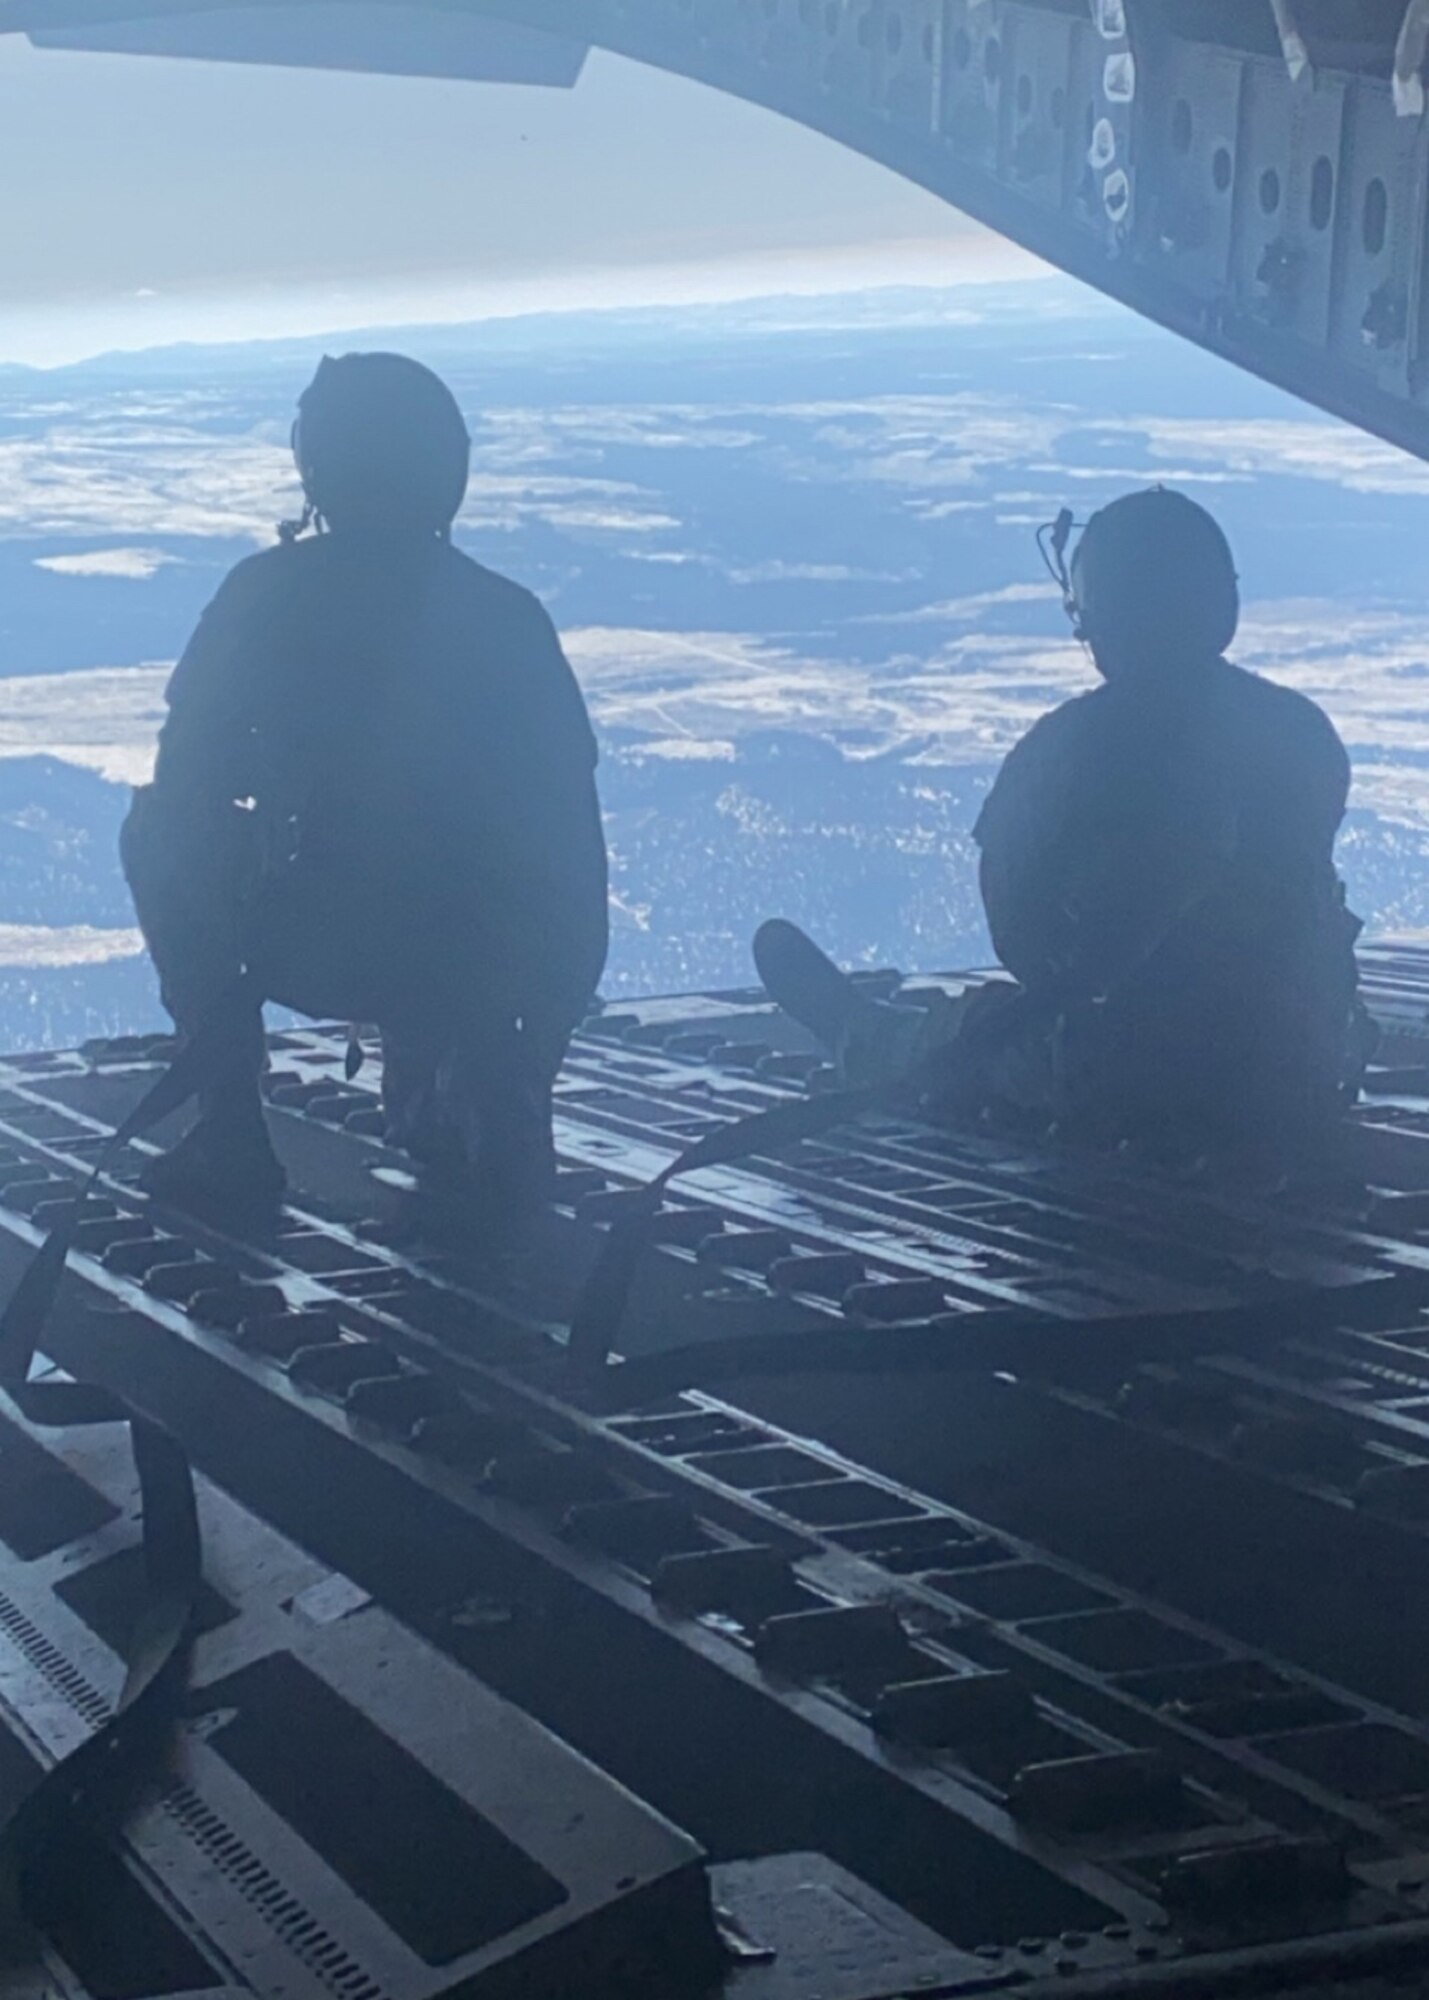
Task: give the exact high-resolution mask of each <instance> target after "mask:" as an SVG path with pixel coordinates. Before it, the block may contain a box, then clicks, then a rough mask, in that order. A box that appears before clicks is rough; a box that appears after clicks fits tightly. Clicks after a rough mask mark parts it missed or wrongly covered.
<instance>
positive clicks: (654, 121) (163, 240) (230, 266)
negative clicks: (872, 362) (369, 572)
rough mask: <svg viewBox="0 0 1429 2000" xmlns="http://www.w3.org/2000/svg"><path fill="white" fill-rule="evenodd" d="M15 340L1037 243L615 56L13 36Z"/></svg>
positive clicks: (649, 287) (8, 329) (985, 266)
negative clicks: (450, 55) (551, 84)
mask: <svg viewBox="0 0 1429 2000" xmlns="http://www.w3.org/2000/svg"><path fill="white" fill-rule="evenodd" d="M0 240H3V241H4V243H5V246H6V248H5V257H4V260H3V265H0V360H25V361H35V362H45V361H63V360H71V359H76V358H79V357H81V356H83V355H84V354H87V353H93V352H96V351H98V350H100V349H103V348H107V347H114V346H125V347H128V346H144V345H151V344H158V343H162V342H167V341H170V340H173V339H183V338H198V339H233V338H244V337H247V336H249V335H253V336H259V335H271V334H278V333H300V332H316V331H326V330H339V329H341V328H342V327H344V326H361V325H371V324H373V323H375V322H379V321H380V322H384V323H388V324H400V323H402V322H404V321H416V320H435V319H448V320H461V319H470V318H475V317H484V316H487V315H489V314H494V313H506V312H516V311H531V310H543V309H557V310H559V309H561V308H562V307H566V306H591V305H603V304H632V303H667V302H669V303H677V302H682V301H685V300H697V299H720V298H730V297H745V296H756V295H758V294H760V293H769V292H775V291H785V290H793V291H812V292H818V291H825V290H827V291H833V290H838V291H845V290H849V289H856V288H858V287H860V286H863V285H881V284H889V283H908V282H913V283H920V282H921V283H946V282H951V281H958V280H964V281H965V280H968V279H973V278H977V277H979V276H984V275H996V276H999V277H1002V276H1008V275H1011V274H1014V273H1015V272H1017V271H1018V270H1019V269H1024V268H1035V267H1032V266H1031V264H1030V260H1026V259H1021V258H1020V257H1019V254H1018V253H1016V252H1014V251H1012V250H1010V249H1009V248H1008V246H1005V245H1002V244H999V243H998V242H997V241H996V240H995V239H993V238H991V237H989V236H988V235H986V234H985V233H984V232H982V231H981V230H979V229H977V228H976V227H974V226H973V225H972V224H970V223H968V222H967V221H965V220H964V219H963V218H961V217H959V216H958V215H956V214H955V213H954V212H953V211H952V210H950V209H948V208H946V207H945V206H944V205H942V204H941V203H939V202H938V201H936V200H935V199H934V198H933V197H932V196H931V195H928V194H925V193H923V192H921V191H919V190H917V189H915V188H912V187H910V186H909V185H908V184H906V183H905V182H902V181H900V180H899V179H898V178H897V177H896V176H895V175H893V174H891V173H889V172H887V171H886V170H885V169H883V168H881V167H878V166H876V165H874V164H873V163H871V162H869V161H866V160H863V159H860V158H858V157H857V156H855V155H854V154H852V153H849V152H847V151H845V150H844V149H842V148H840V147H838V146H836V145H834V144H833V143H832V142H831V141H829V140H826V139H823V138H821V137H819V136H818V135H817V134H814V133H811V132H808V131H805V130H803V129H802V128H800V127H798V126H795V125H793V124H791V123H789V122H787V121H785V120H783V119H780V118H777V117H775V116H773V115H772V114H770V113H768V112H765V111H762V110H759V109H757V108H755V107H753V106H749V105H746V104H742V103H739V102H737V101H735V100H732V99H729V98H726V97H722V96H720V95H718V94H717V93H715V92H713V91H710V90H707V89H705V88H703V87H702V86H700V85H697V84H693V83H689V82H687V81H685V80H683V79H678V78H675V77H671V76H666V75H664V74H662V73H660V72H658V71H655V70H651V69H648V68H645V67H643V66H641V65H638V64H635V63H630V62H626V61H622V60H620V59H618V58H616V57H612V56H606V55H602V54H601V53H599V52H596V53H594V54H593V55H592V56H591V58H590V60H589V62H588V63H587V65H586V69H585V73H584V75H583V77H582V79H581V82H580V84H579V86H578V87H577V88H576V89H575V90H574V91H570V92H567V91H553V90H537V89H531V88H525V87H512V86H490V85H481V84H470V83H458V82H449V81H431V80H411V79H400V78H391V77H364V76H355V75H347V74H335V73H327V72H302V71H284V70H271V69H252V68H243V67H228V66H224V65H210V64H203V63H195V62H187V61H173V60H163V59H154V58H149V57H132V56H100V55H89V54H73V53H61V52H55V51H38V50H35V49H32V48H31V47H30V46H29V45H28V44H27V43H26V42H24V41H23V40H21V39H19V38H17V37H14V36H11V37H6V38H0Z"/></svg>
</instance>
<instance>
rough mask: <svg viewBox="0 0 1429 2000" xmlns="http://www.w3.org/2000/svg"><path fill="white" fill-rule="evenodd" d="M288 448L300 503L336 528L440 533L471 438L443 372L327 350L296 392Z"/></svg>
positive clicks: (451, 514)
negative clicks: (295, 468)
mask: <svg viewBox="0 0 1429 2000" xmlns="http://www.w3.org/2000/svg"><path fill="white" fill-rule="evenodd" d="M293 456H294V458H295V459H296V460H297V464H298V472H299V475H300V477H301V479H302V482H303V494H304V497H305V499H306V501H307V512H306V515H305V519H311V518H313V517H314V516H317V517H318V518H320V519H321V521H322V522H323V523H325V524H326V525H327V526H328V527H331V528H336V529H338V530H339V531H344V530H349V529H358V530H368V531H373V530H376V531H380V532H382V533H397V534H403V535H416V536H425V535H445V534H447V533H448V532H449V530H450V528H451V524H452V522H453V521H454V520H455V519H456V516H457V512H458V510H459V509H460V507H461V503H462V500H463V498H464V496H465V493H466V485H467V479H468V477H469V475H470V470H471V439H470V437H469V436H468V435H467V428H466V424H465V421H464V420H463V417H462V414H461V411H460V409H459V408H458V406H457V401H456V398H455V397H454V396H453V394H452V392H451V390H450V389H448V387H447V386H446V384H445V382H443V381H442V380H441V378H440V376H437V375H434V374H433V373H432V371H431V369H430V368H425V367H423V365H422V363H421V362H420V361H413V360H411V359H410V357H409V356H407V355H405V354H344V355H341V356H339V357H338V358H337V359H333V358H332V357H331V356H328V357H325V358H324V360H323V361H322V363H321V364H320V365H319V368H318V372H317V374H316V375H315V376H314V377H313V379H312V381H311V382H310V383H309V384H308V386H307V388H306V389H305V390H304V391H303V393H302V395H301V396H300V397H299V398H298V415H297V420H296V422H295V423H294V425H293Z"/></svg>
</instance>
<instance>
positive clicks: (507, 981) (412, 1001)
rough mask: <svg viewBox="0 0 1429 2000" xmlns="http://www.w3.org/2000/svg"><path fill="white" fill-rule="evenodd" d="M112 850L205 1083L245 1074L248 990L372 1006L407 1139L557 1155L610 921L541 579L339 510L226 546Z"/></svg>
mask: <svg viewBox="0 0 1429 2000" xmlns="http://www.w3.org/2000/svg"><path fill="white" fill-rule="evenodd" d="M167 702H168V716H167V719H166V721H165V723H164V726H163V729H162V731H161V734H160V738H159V749H158V758H157V762H156V765H155V771H154V778H153V782H152V784H151V785H150V786H148V787H145V788H143V789H141V790H140V791H139V792H137V793H136V796H135V800H134V804H133V808H132V810H131V813H130V815H129V818H128V820H127V822H126V825H125V828H124V833H123V838H122V854H123V860H124V866H125V872H126V874H127V876H128V879H129V882H130V886H131V890H132V893H133V896H134V902H135V907H136V910H137V912H138V916H139V921H140V924H141V926H142V928H143V931H144V935H145V938H146V940H147V942H148V945H149V949H150V952H151V954H152V956H153V959H154V963H155V966H156V968H157V970H158V973H159V978H160V983H161V987H162V991H163V996H164V1000H165V1004H166V1005H167V1007H168V1008H169V1010H170V1012H171V1013H172V1014H173V1016H174V1018H175V1021H176V1022H177V1024H178V1026H179V1027H180V1029H181V1030H182V1031H185V1032H187V1033H192V1032H194V1031H195V1030H196V1028H197V1027H198V1026H199V1024H200V1023H201V1022H203V1021H205V1020H206V1019H213V1018H222V1017H223V1016H224V1014H225V1011H227V1014H228V1016H229V1018H228V1019H227V1021H226V1026H227V1027H228V1028H229V1030H230V1031H231V1032H230V1033H229V1034H228V1035H226V1036H225V1037H224V1038H223V1042H224V1046H225V1047H226V1048H228V1049H230V1050H231V1051H232V1060H231V1064H230V1066H229V1068H228V1069H227V1070H226V1071H225V1072H224V1073H223V1074H220V1075H216V1076H215V1078H214V1079H213V1081H212V1084H211V1089H210V1093H209V1094H210V1097H211V1098H215V1099H217V1100H220V1101H221V1100H222V1098H223V1096H224V1093H225V1092H232V1091H242V1090H243V1089H245V1088H251V1081H250V1080H251V1078H252V1076H253V1075H254V1073H255V1067H256V1064H257V1063H258V1062H259V1061H260V1060H261V1021H260V1017H259V1014H258V1011H257V1009H256V1007H255V1006H254V1005H253V1004H252V1001H251V1000H249V999H240V1000H235V997H234V994H235V986H236V982H237V979H238V975H239V973H240V971H241V970H242V968H244V967H248V968H250V969H251V970H252V972H253V973H254V975H255V981H256V984H257V986H258V988H259V989H260V990H261V992H262V994H263V996H264V997H265V998H267V999H270V1000H273V1001H277V1002H280V1003H282V1004H284V1005H286V1006H289V1007H292V1008H294V1009H296V1010H297V1011H299V1012H302V1013H305V1014H310V1015H315V1016H318V1017H336V1018H338V1019H344V1020H357V1021H372V1022H376V1023H378V1024H379V1025H380V1027H381V1029H382V1033H383V1041H384V1050H385V1054H386V1057H387V1072H388V1076H387V1084H388V1091H387V1095H388V1109H389V1114H390V1116H391V1119H392V1121H393V1123H394V1125H395V1127H396V1128H397V1136H400V1137H403V1138H404V1139H416V1138H419V1137H420V1136H422V1135H423V1134H426V1135H427V1136H430V1135H431V1133H432V1131H433V1129H434V1127H437V1126H441V1127H445V1128H446V1131H447V1136H448V1138H450V1137H451V1136H452V1133H453V1128H460V1129H459V1131H458V1132H457V1134H456V1136H458V1137H459V1138H461V1139H462V1141H463V1142H464V1143H466V1144H468V1147H469V1146H470V1145H471V1144H474V1143H477V1142H479V1143H480V1144H481V1145H483V1146H484V1148H485V1150H486V1152H487V1154H488V1155H494V1156H497V1157H509V1156H511V1154H512V1153H513V1150H514V1152H516V1153H518V1154H519V1155H520V1157H521V1158H523V1159H524V1160H527V1161H536V1162H538V1163H548V1162H549V1157H550V1094H551V1085H552V1082H553V1080H554V1078H555V1075H556V1072H557V1070H558V1068H559V1065H560V1061H561V1058H562V1055H563V1053H564V1050H565V1047H566V1043H567V1041H568V1038H569V1036H570V1033H571V1030H572V1029H573V1027H574V1026H575V1025H576V1023H577V1022H578V1021H579V1020H580V1018H581V1016H582V1014H583V1013H584V1011H585V1009H586V1008H587V1006H588V1005H589V1002H590V1000H591V997H592V995H593V994H594V991H595V988H596V985H597V982H598V980H599V978H600V975H601V971H602V969H603V966H604V962H605V953H606V946H607V911H606V851H605V841H604V836H603V832H602V828H601V819H600V809H599V802H598V798H597V793H596V785H595V767H596V747H595V740H594V736H593V733H592V730H591V726H590V722H589V719H588V716H587V714H586V709H585V705H584V702H583V700H582V698H581V694H580V691H579V689H578V687H577V685H576V681H575V678H574V676H573V675H572V673H571V670H570V667H569V665H568V664H567V662H566V660H565V657H564V655H563V653H562V650H561V646H560V643H559V640H558V638H557V636H556V633H555V630H554V628H553V626H552V625H551V622H550V620H549V618H548V617H547V616H546V614H545V612H544V611H543V610H542V608H541V607H540V605H539V604H538V603H537V601H536V600H535V599H534V598H533V597H532V596H530V595H529V594H528V593H527V592H525V591H524V590H522V589H520V588H519V587H518V586H517V585H515V584H513V583H511V582H509V581H507V580H506V579H504V578H502V577H499V576H496V575H494V574H493V573H492V572H490V571H488V570H485V569H483V568H481V567H480V566H479V565H478V564H476V563H474V562H472V561H470V560H469V559H468V558H467V557H465V556H463V555H461V554H460V553H459V552H458V551H456V550H455V549H454V548H453V547H452V546H451V544H450V543H449V542H448V541H446V540H445V539H438V538H436V537H422V538H420V539H417V538H412V539H407V540H403V539H400V538H398V539H396V540H382V541H375V540H369V539H366V538H364V537H361V536H354V535H350V534H341V533H333V534H329V535H321V536H317V537H314V538H312V539H306V540H302V541H297V542H293V543H289V544H284V545H282V546H279V547H277V548H274V549H272V550H269V551H266V552H265V553H263V554H261V555H258V556H255V557H252V558H250V559H249V560H248V561H246V562H244V563H241V564H240V565H239V566H238V567H237V568H236V569H235V570H234V571H233V572H232V573H231V574H230V575H229V577H228V578H227V580H226V581H225V582H224V584H223V585H222V587H221V588H220V590H219V592H218V595H217V596H216V597H215V599H214V601H213V603H212V604H211V605H210V606H209V608H208V610H207V611H206V612H205V614H204V616H203V619H202V621H201V623H200V625H199V627H198V630H197V631H196V633H195V634H194V637H193V639H192V641H191V643H190V644H189V646H188V648H187V650H186V651H185V653H184V655H183V657H182V659H181V660H180V661H179V663H178V666H177V667H176V669H175V671H174V674H173V676H172V679H171V680H170V683H169V687H168V691H167Z"/></svg>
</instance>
